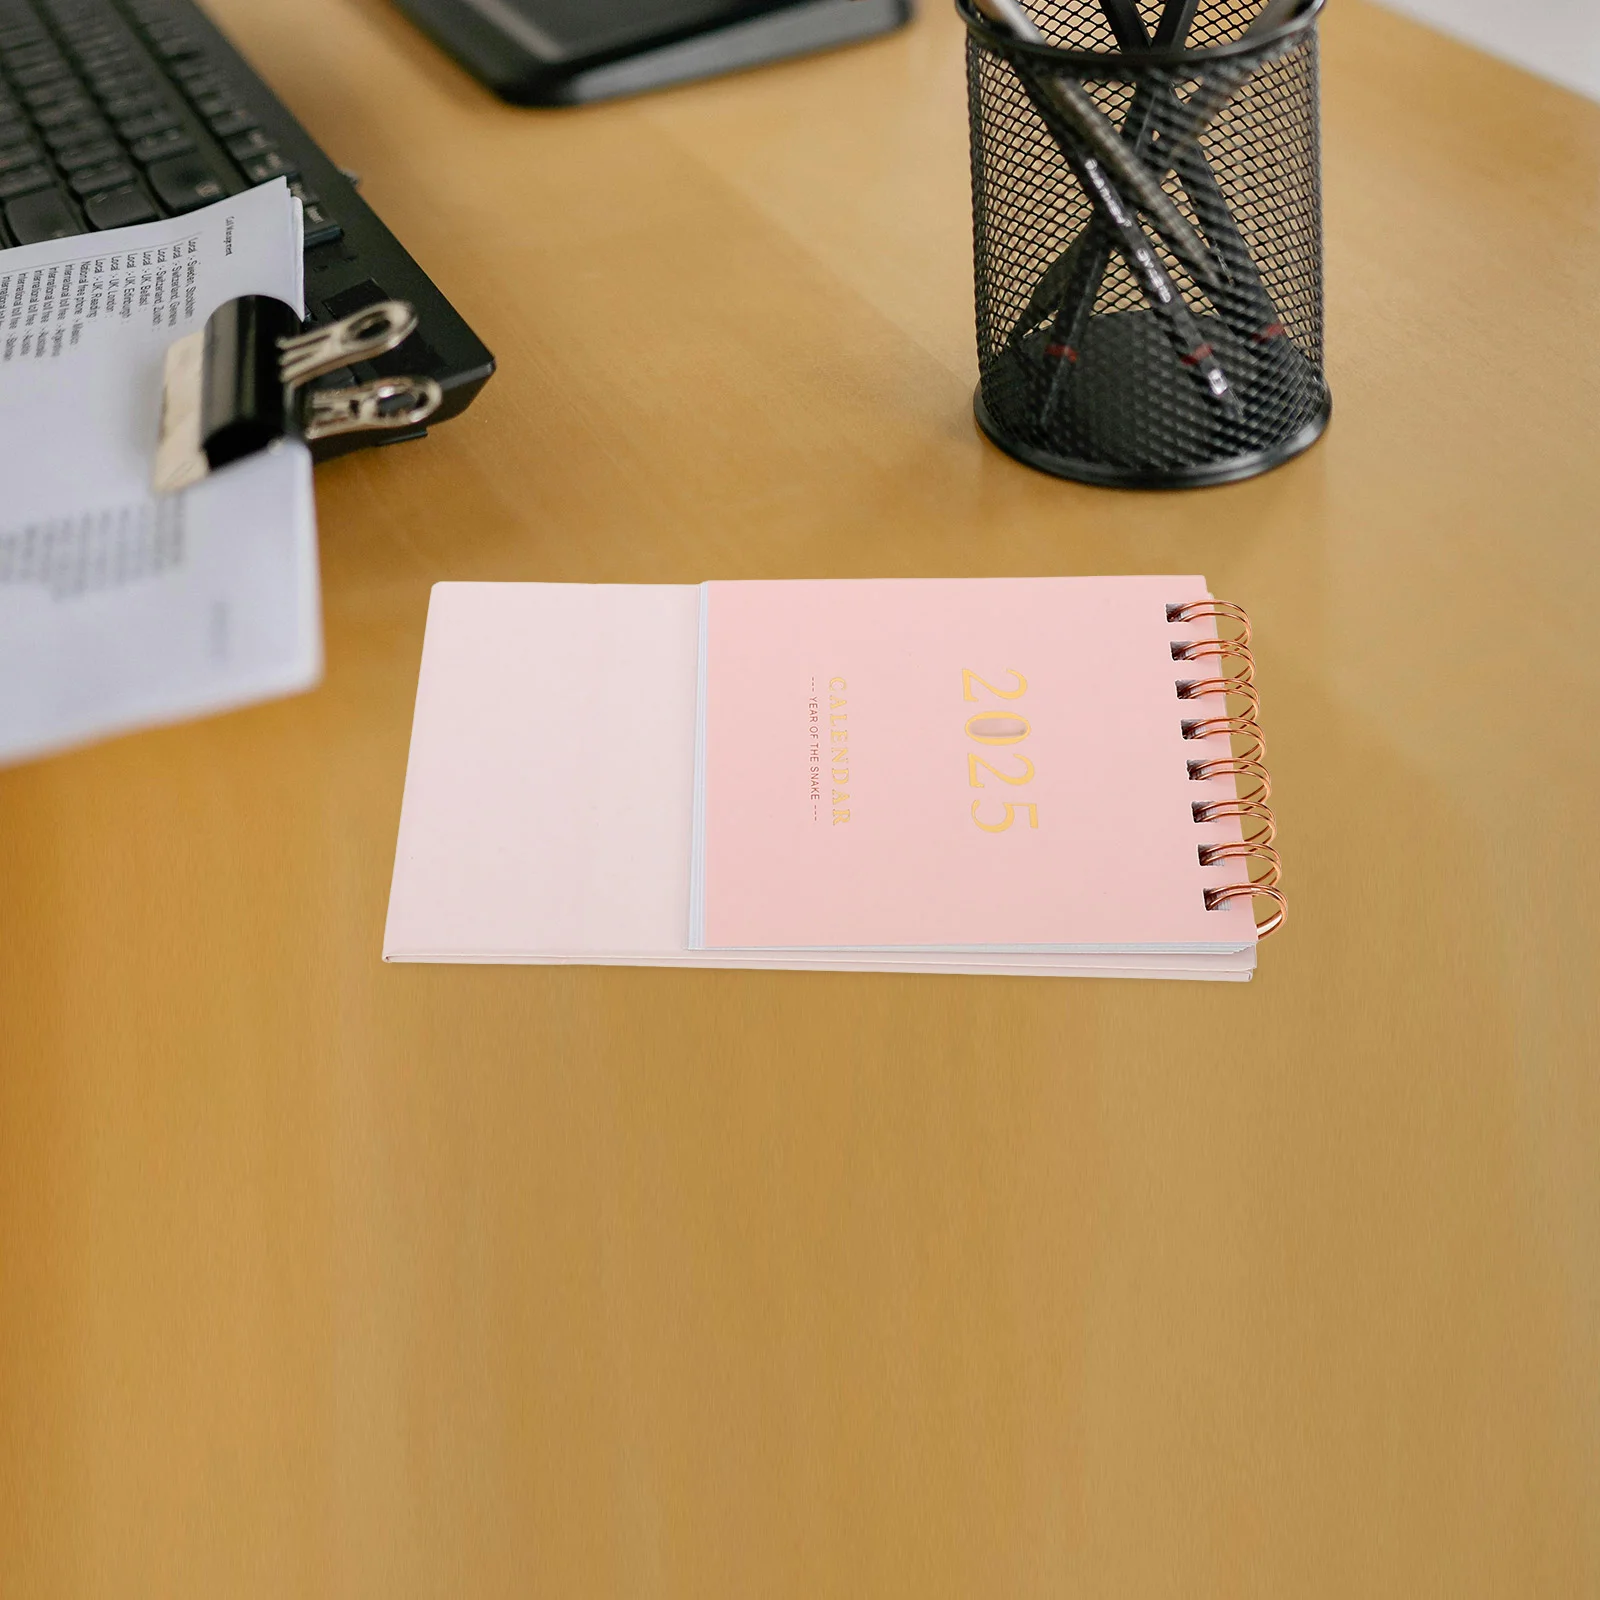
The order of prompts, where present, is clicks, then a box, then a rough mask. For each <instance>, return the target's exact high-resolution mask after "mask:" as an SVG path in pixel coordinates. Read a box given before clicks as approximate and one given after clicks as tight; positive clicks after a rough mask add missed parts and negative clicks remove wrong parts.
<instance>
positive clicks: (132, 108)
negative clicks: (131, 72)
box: [100, 89, 171, 122]
mask: <svg viewBox="0 0 1600 1600" xmlns="http://www.w3.org/2000/svg"><path fill="white" fill-rule="evenodd" d="M170 104H171V101H169V100H168V99H167V97H166V96H165V95H164V94H161V93H160V92H159V91H156V90H150V89H143V90H140V91H139V93H137V94H116V95H102V96H101V97H100V109H101V110H102V111H104V112H105V114H106V115H107V116H108V117H110V118H112V119H113V120H114V121H116V122H120V121H122V119H123V118H124V117H142V116H144V115H145V114H146V113H147V112H150V111H159V110H160V109H161V107H162V106H165V105H170Z"/></svg>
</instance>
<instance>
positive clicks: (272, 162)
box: [239, 150, 295, 183]
mask: <svg viewBox="0 0 1600 1600" xmlns="http://www.w3.org/2000/svg"><path fill="white" fill-rule="evenodd" d="M239 165H240V166H241V168H242V169H243V171H244V175H245V177H247V178H248V179H249V180H250V181H251V183H267V182H269V181H270V180H271V179H273V178H292V177H293V176H294V175H295V166H294V163H293V162H292V161H290V160H288V159H287V158H286V157H285V156H284V154H283V152H282V151H281V150H271V151H268V152H267V154H266V155H264V156H256V157H254V159H252V160H250V161H242V162H240V163H239Z"/></svg>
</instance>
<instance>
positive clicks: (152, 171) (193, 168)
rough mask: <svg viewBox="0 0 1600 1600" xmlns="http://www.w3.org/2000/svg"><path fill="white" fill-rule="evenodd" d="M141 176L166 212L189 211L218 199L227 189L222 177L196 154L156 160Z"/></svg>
mask: <svg viewBox="0 0 1600 1600" xmlns="http://www.w3.org/2000/svg"><path fill="white" fill-rule="evenodd" d="M145 175H146V176H147V177H148V178H149V180H150V186H151V188H153V189H154V190H155V192H156V198H157V199H158V200H160V202H161V203H162V205H164V206H165V207H166V208H167V210H168V211H193V210H194V209H195V207H196V206H208V205H210V204H211V202H212V201H213V200H220V199H221V198H222V197H223V196H224V195H225V194H226V193H227V192H228V189H227V185H226V184H225V183H224V182H223V181H222V179H221V178H219V177H218V176H217V174H216V173H215V172H213V171H212V170H211V168H210V167H209V166H208V165H207V164H206V162H205V160H204V158H203V157H201V156H197V155H188V156H174V157H173V158H172V159H171V160H170V161H158V162H156V163H155V164H154V165H153V166H152V167H150V168H149V170H148V171H147V173H146V174H145Z"/></svg>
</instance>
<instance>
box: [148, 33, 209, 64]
mask: <svg viewBox="0 0 1600 1600" xmlns="http://www.w3.org/2000/svg"><path fill="white" fill-rule="evenodd" d="M151 43H152V46H153V48H154V53H155V54H156V55H158V56H159V57H160V58H161V59H162V60H163V61H183V60H186V59H188V58H190V57H193V56H201V57H203V55H204V52H205V46H204V45H203V44H201V43H200V41H199V40H198V39H196V38H194V37H193V36H192V35H191V34H174V35H173V36H172V37H171V38H169V39H155V40H152V41H151Z"/></svg>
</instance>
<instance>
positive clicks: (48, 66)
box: [11, 56, 72, 89]
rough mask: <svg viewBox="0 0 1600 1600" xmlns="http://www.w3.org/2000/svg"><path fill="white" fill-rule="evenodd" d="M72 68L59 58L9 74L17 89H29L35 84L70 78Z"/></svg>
mask: <svg viewBox="0 0 1600 1600" xmlns="http://www.w3.org/2000/svg"><path fill="white" fill-rule="evenodd" d="M71 76H72V68H71V67H69V66H68V65H67V64H66V62H65V61H63V60H62V59H61V58H60V57H59V56H58V57H56V59H55V60H54V61H42V62H40V63H39V65H38V66H36V67H23V68H22V69H21V70H20V71H18V72H13V73H12V74H11V81H12V82H13V83H14V84H15V85H16V86H17V87H18V88H19V89H31V88H33V87H34V86H35V85H37V84H41V83H54V82H55V81H56V79H58V78H70V77H71Z"/></svg>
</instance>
